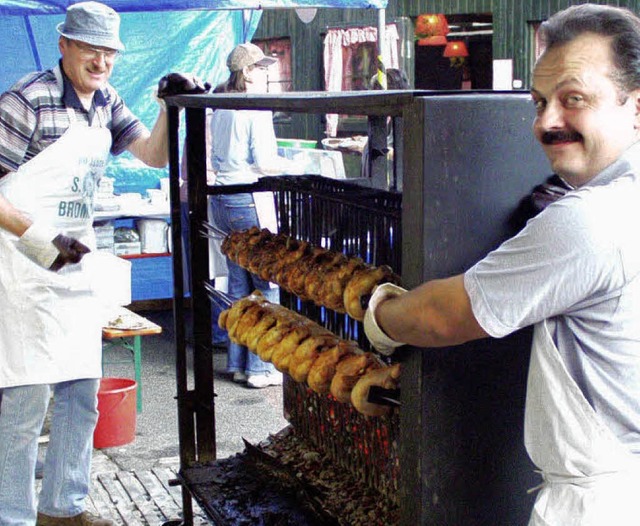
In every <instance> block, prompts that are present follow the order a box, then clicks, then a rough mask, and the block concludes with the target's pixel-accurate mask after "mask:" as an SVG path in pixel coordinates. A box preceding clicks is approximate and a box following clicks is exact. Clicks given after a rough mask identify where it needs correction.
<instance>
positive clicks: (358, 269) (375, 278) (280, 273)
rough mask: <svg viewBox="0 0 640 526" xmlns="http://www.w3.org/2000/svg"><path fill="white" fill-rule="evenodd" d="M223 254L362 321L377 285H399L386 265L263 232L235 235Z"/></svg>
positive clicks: (229, 238)
mask: <svg viewBox="0 0 640 526" xmlns="http://www.w3.org/2000/svg"><path fill="white" fill-rule="evenodd" d="M222 252H223V253H224V254H225V255H226V256H227V257H228V258H229V259H230V260H231V261H233V262H234V263H236V264H238V265H239V266H241V267H242V268H244V269H246V270H248V271H249V272H252V273H253V274H256V275H258V276H260V277H261V278H262V279H264V280H265V281H271V282H272V283H276V284H277V285H279V286H280V287H282V288H283V289H284V290H286V291H288V292H291V293H293V294H295V295H296V296H298V297H299V298H300V299H302V300H305V301H313V302H314V303H315V304H316V305H320V306H324V307H327V308H329V309H332V310H334V311H336V312H340V313H345V312H346V313H347V314H348V315H349V316H351V317H352V318H353V319H355V320H358V321H362V319H363V318H364V312H365V310H366V308H367V298H368V297H369V296H370V295H371V292H372V290H373V288H374V287H375V286H376V285H378V284H380V283H385V282H391V283H396V284H399V281H400V279H399V277H398V276H397V275H396V274H395V273H394V272H393V270H392V269H391V268H390V267H389V266H387V265H381V266H373V265H369V264H367V263H365V262H364V261H363V260H362V259H361V258H358V257H350V256H346V255H345V254H343V253H342V252H337V251H335V250H329V249H326V248H322V247H318V246H314V245H313V244H311V243H309V242H307V241H301V240H298V239H295V238H292V237H289V236H286V235H284V234H273V233H272V232H270V231H269V230H267V229H260V228H258V227H253V228H250V229H247V230H243V231H234V232H232V233H230V234H229V235H228V236H227V237H226V238H225V240H224V241H223V243H222Z"/></svg>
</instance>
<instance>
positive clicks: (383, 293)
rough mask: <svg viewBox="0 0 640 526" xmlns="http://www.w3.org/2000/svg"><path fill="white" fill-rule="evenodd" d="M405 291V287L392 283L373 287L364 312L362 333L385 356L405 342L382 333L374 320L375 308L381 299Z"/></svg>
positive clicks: (398, 294)
mask: <svg viewBox="0 0 640 526" xmlns="http://www.w3.org/2000/svg"><path fill="white" fill-rule="evenodd" d="M405 292H407V289H403V288H402V287H398V285H394V284H393V283H383V284H382V285H378V286H377V287H376V288H375V289H374V291H373V295H372V296H371V299H369V305H368V307H367V310H366V311H365V313H364V333H365V334H366V336H367V338H368V339H369V341H370V342H371V345H373V347H374V349H375V350H376V351H378V352H379V353H380V354H384V355H385V356H391V355H392V354H393V353H394V351H395V350H396V348H397V347H400V346H402V345H405V344H404V343H403V342H398V341H396V340H393V339H391V338H389V336H387V335H386V334H385V333H384V331H383V330H382V329H381V328H380V326H379V325H378V322H377V321H376V308H377V307H378V305H379V304H380V303H381V302H382V301H383V300H386V299H389V298H395V297H396V296H400V295H402V294H404V293H405Z"/></svg>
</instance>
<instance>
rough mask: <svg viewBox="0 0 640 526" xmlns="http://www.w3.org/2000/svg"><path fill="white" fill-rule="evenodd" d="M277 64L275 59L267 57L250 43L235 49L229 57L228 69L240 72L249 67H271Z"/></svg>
mask: <svg viewBox="0 0 640 526" xmlns="http://www.w3.org/2000/svg"><path fill="white" fill-rule="evenodd" d="M274 62H276V59H275V58H271V57H265V55H264V53H263V52H262V50H261V49H260V48H259V47H258V46H256V45H255V44H251V43H250V42H248V43H246V44H240V45H238V46H236V47H235V48H233V51H232V52H231V53H229V56H228V57H227V67H228V68H229V69H230V70H231V71H240V70H241V69H243V68H246V67H247V66H253V65H254V64H256V65H258V66H269V65H271V64H273V63H274Z"/></svg>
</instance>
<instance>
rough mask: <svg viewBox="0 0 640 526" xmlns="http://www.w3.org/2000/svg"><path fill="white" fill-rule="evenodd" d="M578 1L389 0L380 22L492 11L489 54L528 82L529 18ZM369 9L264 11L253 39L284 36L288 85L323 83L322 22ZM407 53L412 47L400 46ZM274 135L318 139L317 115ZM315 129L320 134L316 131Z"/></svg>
mask: <svg viewBox="0 0 640 526" xmlns="http://www.w3.org/2000/svg"><path fill="white" fill-rule="evenodd" d="M581 3H584V2H583V1H580V0H390V1H389V5H388V7H387V9H386V21H387V23H389V22H392V21H393V20H394V19H395V18H398V17H410V18H414V17H416V16H417V15H419V14H421V13H445V14H450V15H453V14H471V13H484V14H492V15H493V32H494V33H493V58H494V59H513V67H514V70H513V75H514V79H521V80H522V82H523V87H524V88H525V89H527V88H529V87H530V80H531V75H530V72H531V69H532V67H533V49H532V33H531V29H530V23H531V22H539V21H542V20H544V19H546V18H548V17H549V16H550V15H551V14H553V13H555V12H557V11H559V10H561V9H564V8H566V7H568V6H570V5H574V4H581ZM593 3H600V4H609V5H617V6H621V7H628V8H630V9H632V10H634V11H636V12H638V11H639V9H640V0H608V1H595V2H593ZM377 19H378V14H377V11H376V10H374V9H371V10H368V9H367V10H362V9H319V10H318V13H317V15H316V17H315V18H314V20H313V21H312V22H311V23H309V24H307V25H305V24H304V23H302V22H301V21H300V20H299V19H298V17H297V16H296V14H295V12H294V11H293V10H290V9H282V10H265V11H264V13H263V16H262V20H261V21H260V25H259V27H258V30H257V32H256V34H255V36H254V38H259V39H262V38H276V37H290V38H291V45H292V61H293V64H292V71H293V76H294V78H293V87H294V90H296V91H316V90H322V89H323V88H324V80H323V68H322V44H323V43H322V41H323V38H324V34H325V32H326V29H327V28H328V27H336V26H340V27H342V26H353V25H373V26H376V25H377ZM403 53H408V54H412V49H409V46H407V49H404V50H403ZM277 131H278V135H279V136H282V137H284V136H285V135H288V136H291V137H299V138H309V139H315V138H322V137H323V135H322V133H323V126H322V123H321V119H319V118H313V119H309V118H306V117H303V116H297V117H295V118H294V119H293V120H292V122H291V124H290V125H287V126H278V129H277ZM318 134H321V135H318Z"/></svg>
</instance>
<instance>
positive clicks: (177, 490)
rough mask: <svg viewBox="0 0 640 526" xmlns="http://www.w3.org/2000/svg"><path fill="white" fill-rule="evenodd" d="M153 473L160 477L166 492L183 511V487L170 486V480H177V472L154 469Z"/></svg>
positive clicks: (166, 469) (168, 469) (167, 469)
mask: <svg viewBox="0 0 640 526" xmlns="http://www.w3.org/2000/svg"><path fill="white" fill-rule="evenodd" d="M151 471H153V473H154V474H155V475H156V477H158V480H160V482H161V483H162V486H163V487H164V489H165V490H167V492H168V493H169V494H170V495H171V496H172V497H173V500H174V501H175V503H176V504H177V505H178V506H179V507H180V508H181V509H182V487H181V486H180V485H178V486H170V485H169V480H172V479H175V478H176V472H175V471H174V470H172V469H170V468H153V469H152V470H151Z"/></svg>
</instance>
